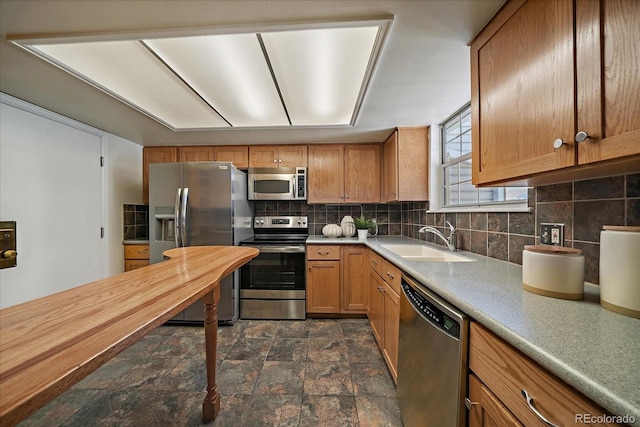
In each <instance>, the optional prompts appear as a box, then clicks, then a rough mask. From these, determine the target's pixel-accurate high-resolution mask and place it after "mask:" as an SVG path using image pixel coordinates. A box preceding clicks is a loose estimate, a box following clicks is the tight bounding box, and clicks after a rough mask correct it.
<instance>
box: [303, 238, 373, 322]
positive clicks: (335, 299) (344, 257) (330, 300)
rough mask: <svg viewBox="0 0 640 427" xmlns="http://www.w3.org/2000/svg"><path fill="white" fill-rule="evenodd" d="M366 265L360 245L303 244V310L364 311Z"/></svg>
mask: <svg viewBox="0 0 640 427" xmlns="http://www.w3.org/2000/svg"><path fill="white" fill-rule="evenodd" d="M367 268H368V258H367V252H366V248H365V247H364V246H362V245H309V246H307V313H324V314H364V313H366V312H367V305H368V301H369V293H368V289H369V288H368V284H369V280H368V277H367V274H366V272H367Z"/></svg>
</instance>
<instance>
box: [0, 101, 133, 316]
mask: <svg viewBox="0 0 640 427" xmlns="http://www.w3.org/2000/svg"><path fill="white" fill-rule="evenodd" d="M0 108H1V109H2V110H1V114H0V128H1V132H2V133H1V135H0V219H1V220H4V221H14V220H15V221H17V222H18V226H17V239H18V242H17V245H18V266H17V267H14V268H9V269H4V270H0V307H8V306H11V305H15V304H18V303H21V302H24V301H28V300H31V299H34V298H38V297H41V296H45V295H48V294H51V293H54V292H58V291H61V290H64V289H68V288H71V287H75V286H78V285H81V284H84V283H86V282H89V281H93V280H97V279H99V278H102V277H106V276H110V275H113V274H116V273H119V272H121V271H123V261H122V259H123V248H122V228H123V227H122V204H123V203H141V199H142V190H141V189H142V147H141V146H139V145H137V144H135V143H133V142H131V141H127V140H124V139H121V138H118V137H116V136H114V135H110V134H107V133H105V132H102V131H100V130H98V129H95V128H92V127H89V126H86V125H84V124H82V123H78V122H75V121H73V120H70V119H68V118H65V117H62V116H60V115H57V114H55V113H52V112H50V111H47V110H44V109H41V108H39V107H36V106H33V105H31V104H28V103H25V102H23V101H20V100H17V99H15V98H12V97H10V96H7V95H4V94H0ZM101 154H102V155H103V156H104V157H105V167H104V168H100V167H99V158H100V155H101ZM101 226H102V227H105V238H104V239H100V237H99V234H100V233H99V231H100V227H101Z"/></svg>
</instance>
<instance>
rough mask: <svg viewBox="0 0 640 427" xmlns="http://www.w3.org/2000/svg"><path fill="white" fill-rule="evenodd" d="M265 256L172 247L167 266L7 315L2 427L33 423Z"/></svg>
mask: <svg viewBox="0 0 640 427" xmlns="http://www.w3.org/2000/svg"><path fill="white" fill-rule="evenodd" d="M258 253H259V252H258V250H257V249H255V248H250V247H239V246H200V247H198V246H196V247H188V248H176V249H171V250H169V251H166V252H165V253H164V255H165V257H167V258H170V259H168V260H167V261H164V262H161V263H157V264H152V265H150V266H147V267H143V268H139V269H136V270H132V271H128V272H126V273H121V274H117V275H115V276H112V277H108V278H106V279H102V280H98V281H95V282H92V283H88V284H86V285H82V286H79V287H76V288H73V289H69V290H66V291H63V292H59V293H56V294H53V295H49V296H46V297H43V298H38V299H36V300H33V301H29V302H25V303H22V304H18V305H15V306H12V307H8V308H5V309H2V310H0V425H2V426H4V425H13V424H15V423H17V422H18V421H20V420H21V419H23V418H26V417H27V416H28V415H29V414H31V413H32V412H35V411H36V410H37V409H38V408H39V407H40V406H42V405H44V404H45V403H47V402H48V401H50V400H52V399H53V398H55V397H56V396H57V395H59V394H60V393H62V392H64V391H65V390H67V389H68V388H69V387H71V386H72V385H73V384H75V383H76V382H78V381H80V380H81V379H82V378H84V377H85V376H86V375H88V374H89V373H91V372H92V371H94V370H95V369H97V368H98V367H100V366H102V365H103V364H104V363H105V362H107V361H108V360H110V359H111V358H113V357H114V356H115V355H117V354H118V353H120V352H121V351H122V350H124V349H125V348H127V347H128V346H130V345H131V344H133V343H135V342H136V341H137V340H139V339H140V338H142V337H143V336H144V335H145V334H147V333H148V332H149V331H151V330H153V329H154V328H156V327H157V326H160V325H162V324H163V323H164V322H166V321H167V320H169V319H170V318H172V317H173V316H175V315H176V314H177V313H179V312H180V311H182V310H183V309H185V308H186V307H188V306H189V305H191V304H192V303H194V302H195V301H197V300H199V299H200V298H202V297H203V296H204V295H206V294H207V293H208V292H211V291H213V290H214V289H215V288H216V286H217V285H218V284H219V281H220V279H222V278H223V277H225V276H227V275H228V274H230V273H231V272H233V271H234V270H236V269H237V268H238V267H240V266H242V265H243V264H245V263H247V262H248V261H249V260H251V259H252V258H254V257H256V256H257V255H258ZM203 309H204V308H203Z"/></svg>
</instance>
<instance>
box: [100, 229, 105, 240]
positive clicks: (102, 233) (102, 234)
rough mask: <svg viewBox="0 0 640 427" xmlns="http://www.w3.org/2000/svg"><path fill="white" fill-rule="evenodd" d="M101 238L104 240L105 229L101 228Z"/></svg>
mask: <svg viewBox="0 0 640 427" xmlns="http://www.w3.org/2000/svg"><path fill="white" fill-rule="evenodd" d="M100 238H101V239H104V227H100Z"/></svg>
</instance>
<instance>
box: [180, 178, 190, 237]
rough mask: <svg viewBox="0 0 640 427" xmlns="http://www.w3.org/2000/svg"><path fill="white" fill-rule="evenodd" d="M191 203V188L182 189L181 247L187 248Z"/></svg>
mask: <svg viewBox="0 0 640 427" xmlns="http://www.w3.org/2000/svg"><path fill="white" fill-rule="evenodd" d="M188 203H189V187H184V188H183V189H182V202H181V203H180V229H181V230H180V240H181V242H180V246H182V247H184V246H187V244H188V242H187V238H188V234H189V233H188V230H187V206H188Z"/></svg>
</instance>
